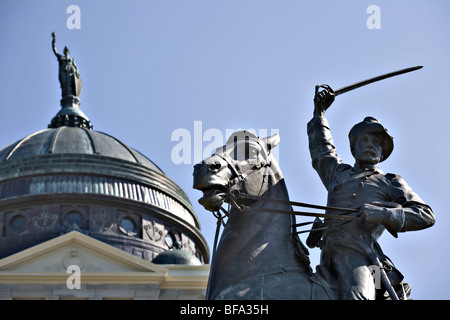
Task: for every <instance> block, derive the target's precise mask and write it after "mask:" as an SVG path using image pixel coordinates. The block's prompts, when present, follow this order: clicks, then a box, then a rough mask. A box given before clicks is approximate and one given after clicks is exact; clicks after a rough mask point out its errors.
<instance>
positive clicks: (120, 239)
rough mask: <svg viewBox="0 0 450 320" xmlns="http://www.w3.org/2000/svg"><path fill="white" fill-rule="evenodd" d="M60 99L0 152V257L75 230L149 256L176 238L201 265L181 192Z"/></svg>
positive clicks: (197, 236)
mask: <svg viewBox="0 0 450 320" xmlns="http://www.w3.org/2000/svg"><path fill="white" fill-rule="evenodd" d="M63 100H64V99H63ZM63 100H61V105H62V109H61V111H60V112H58V114H57V115H56V116H55V117H54V118H53V119H52V121H51V123H50V125H49V126H48V128H47V129H44V130H41V131H38V132H35V133H32V134H30V135H28V136H26V137H25V138H23V139H20V140H18V141H16V142H14V143H12V144H10V145H9V146H7V147H5V148H3V149H1V150H0V225H2V226H3V227H2V228H0V258H3V257H6V256H9V255H11V254H13V253H16V252H19V251H21V250H24V249H26V248H28V247H31V246H33V245H36V244H39V243H42V242H44V241H47V240H49V239H51V238H54V237H57V236H59V235H61V234H64V233H66V232H69V231H72V230H76V231H79V232H82V233H84V234H86V235H88V236H90V237H93V238H96V239H98V240H101V241H103V242H106V243H108V244H111V245H113V246H115V247H117V248H120V249H122V250H124V251H126V252H129V253H131V254H133V255H135V256H139V257H141V258H143V259H145V260H149V261H152V260H154V259H155V258H156V257H157V256H158V255H159V254H160V253H162V252H165V251H169V250H171V249H173V245H174V243H180V244H181V247H182V250H184V251H185V252H186V253H188V254H189V255H191V256H192V257H195V258H196V259H197V260H198V261H200V262H201V263H208V262H209V250H208V246H207V243H206V240H205V239H204V237H203V236H202V234H201V232H200V225H199V219H198V217H197V215H196V213H195V211H194V209H193V207H192V204H191V203H190V201H189V199H188V198H187V196H186V194H185V193H184V191H183V190H182V189H181V188H180V187H179V186H178V185H177V184H176V183H175V182H173V181H172V180H171V179H170V178H169V177H167V176H166V175H165V174H164V172H163V171H162V170H161V169H160V168H159V167H158V166H157V165H156V164H155V163H153V162H152V161H151V160H150V159H148V158H147V157H146V156H144V155H142V154H141V153H140V152H138V151H136V150H135V149H133V148H131V147H129V146H127V145H126V144H124V143H122V142H121V141H120V140H118V139H116V138H114V137H112V136H110V135H108V134H106V133H102V132H98V131H94V130H93V129H92V125H91V124H90V120H89V119H88V118H87V117H86V116H85V115H84V113H82V112H81V110H80V109H79V108H78V104H79V101H78V102H77V101H75V103H73V102H74V100H73V99H72V101H71V103H67V101H63ZM66 100H67V99H66ZM191 260H192V261H194V259H191Z"/></svg>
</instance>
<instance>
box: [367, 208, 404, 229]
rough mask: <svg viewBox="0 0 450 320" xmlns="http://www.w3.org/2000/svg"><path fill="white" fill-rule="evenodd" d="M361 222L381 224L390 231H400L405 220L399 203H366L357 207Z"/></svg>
mask: <svg viewBox="0 0 450 320" xmlns="http://www.w3.org/2000/svg"><path fill="white" fill-rule="evenodd" d="M359 213H360V215H361V217H362V219H363V222H365V223H367V224H382V225H384V226H385V227H386V229H388V231H389V232H391V233H393V232H394V233H396V232H397V231H400V230H401V229H402V227H403V225H404V222H405V213H404V211H403V209H402V207H401V206H400V205H397V204H395V205H392V203H389V204H387V203H379V202H377V203H373V204H371V203H366V204H364V205H363V206H361V208H360V209H359Z"/></svg>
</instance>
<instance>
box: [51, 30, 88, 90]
mask: <svg viewBox="0 0 450 320" xmlns="http://www.w3.org/2000/svg"><path fill="white" fill-rule="evenodd" d="M52 37H53V40H52V47H53V52H54V53H55V56H56V58H57V59H58V62H59V82H60V84H61V90H62V97H63V98H65V97H68V96H75V97H79V96H80V94H81V77H80V73H79V72H78V68H77V65H76V64H75V60H74V59H73V58H71V57H69V49H68V48H67V47H64V55H62V54H59V53H58V51H56V46H55V42H56V39H55V33H54V32H53V33H52Z"/></svg>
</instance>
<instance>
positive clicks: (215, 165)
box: [208, 162, 221, 171]
mask: <svg viewBox="0 0 450 320" xmlns="http://www.w3.org/2000/svg"><path fill="white" fill-rule="evenodd" d="M220 167H221V164H220V162H214V163H212V164H210V165H209V167H208V169H209V170H210V171H217V170H219V169H220Z"/></svg>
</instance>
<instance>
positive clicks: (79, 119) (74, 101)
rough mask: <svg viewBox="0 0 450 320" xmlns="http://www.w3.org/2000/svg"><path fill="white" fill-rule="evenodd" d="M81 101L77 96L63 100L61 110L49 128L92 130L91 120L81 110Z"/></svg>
mask: <svg viewBox="0 0 450 320" xmlns="http://www.w3.org/2000/svg"><path fill="white" fill-rule="evenodd" d="M80 104H81V101H80V99H79V98H78V97H77V96H66V97H64V98H62V99H61V107H62V108H61V110H60V111H59V112H58V113H57V114H56V116H55V117H54V118H53V119H52V121H51V123H50V124H49V125H48V128H58V127H62V126H67V127H80V128H86V129H92V125H91V123H90V121H89V118H88V117H87V116H86V115H85V114H84V113H83V111H81V109H80Z"/></svg>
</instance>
